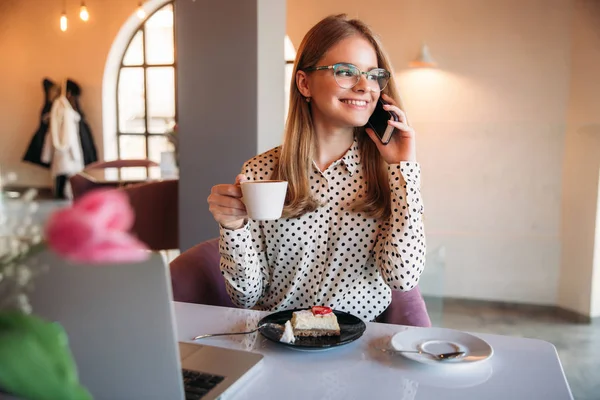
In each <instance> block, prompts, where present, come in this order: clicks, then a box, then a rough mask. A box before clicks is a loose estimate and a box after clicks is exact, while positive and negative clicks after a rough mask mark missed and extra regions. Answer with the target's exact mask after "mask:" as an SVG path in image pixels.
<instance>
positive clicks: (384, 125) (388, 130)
mask: <svg viewBox="0 0 600 400" xmlns="http://www.w3.org/2000/svg"><path fill="white" fill-rule="evenodd" d="M384 104H387V103H386V102H385V101H383V100H382V99H381V98H379V100H378V101H377V106H375V111H373V114H371V117H370V118H369V122H367V125H366V127H368V128H371V129H373V130H374V131H375V134H376V135H377V137H378V138H379V140H381V143H383V144H388V143H389V142H390V139H391V137H392V134H393V133H394V130H395V129H396V128H394V127H393V126H391V125H388V121H389V120H391V119H392V120H394V121H400V118H399V117H398V114H396V113H395V112H392V111H387V110H384V109H383V106H384Z"/></svg>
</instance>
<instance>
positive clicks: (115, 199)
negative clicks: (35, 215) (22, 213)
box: [46, 189, 149, 264]
mask: <svg viewBox="0 0 600 400" xmlns="http://www.w3.org/2000/svg"><path fill="white" fill-rule="evenodd" d="M133 221H134V213H133V210H132V209H131V206H130V204H129V200H128V198H127V195H126V194H125V193H123V192H121V191H118V190H105V189H100V190H94V191H92V192H90V193H89V194H86V195H85V196H84V197H82V198H81V199H80V200H78V201H76V202H75V203H74V204H73V206H72V207H70V208H65V209H62V210H59V211H56V212H55V213H53V214H52V215H51V216H50V218H49V220H48V223H47V224H46V242H47V243H48V246H49V247H50V249H52V250H53V251H54V252H56V253H57V254H59V255H60V256H61V257H64V258H65V259H67V260H69V261H73V262H81V263H94V264H96V263H117V262H137V261H142V260H145V259H146V258H148V256H149V253H148V252H147V251H145V250H148V248H147V246H146V245H145V244H143V243H142V242H140V241H139V240H138V239H136V238H135V237H133V236H132V235H131V234H130V233H128V231H129V230H130V229H131V227H132V226H133Z"/></svg>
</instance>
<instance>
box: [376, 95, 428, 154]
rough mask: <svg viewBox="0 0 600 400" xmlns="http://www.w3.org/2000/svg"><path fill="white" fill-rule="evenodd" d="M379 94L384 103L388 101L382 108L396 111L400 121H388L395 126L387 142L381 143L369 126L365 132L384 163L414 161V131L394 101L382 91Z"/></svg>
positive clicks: (415, 151) (415, 150)
mask: <svg viewBox="0 0 600 400" xmlns="http://www.w3.org/2000/svg"><path fill="white" fill-rule="evenodd" d="M381 96H382V98H383V100H385V102H386V103H389V104H387V105H385V106H383V108H384V109H385V110H386V111H392V112H394V113H396V114H397V115H398V117H399V118H400V121H394V120H390V121H388V124H389V125H391V126H393V127H394V128H396V130H395V131H394V133H393V135H392V138H391V139H390V141H389V143H388V144H383V143H381V140H379V138H378V137H377V135H376V134H375V132H373V129H371V128H367V129H366V130H367V134H368V135H369V136H370V137H371V140H373V141H374V142H375V144H376V145H377V148H378V149H379V153H380V154H381V156H382V157H383V159H384V160H385V162H386V163H388V164H398V163H400V162H401V161H416V159H417V155H416V153H417V148H416V141H415V131H414V129H413V128H411V127H410V126H409V125H408V121H407V119H406V114H405V113H404V111H402V110H401V109H400V108H399V107H398V106H397V105H396V102H395V101H394V100H393V99H392V98H391V97H390V96H388V95H386V94H383V93H382V94H381Z"/></svg>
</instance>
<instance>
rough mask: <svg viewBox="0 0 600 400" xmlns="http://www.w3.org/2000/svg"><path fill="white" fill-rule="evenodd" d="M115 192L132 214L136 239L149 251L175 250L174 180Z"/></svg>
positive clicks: (176, 210)
mask: <svg viewBox="0 0 600 400" xmlns="http://www.w3.org/2000/svg"><path fill="white" fill-rule="evenodd" d="M118 190H121V191H123V192H124V193H125V194H126V195H127V197H129V203H130V204H131V208H133V211H134V213H135V221H134V223H133V227H132V228H131V232H132V233H133V234H135V235H136V236H137V237H138V239H140V240H141V241H142V242H144V243H146V244H147V245H148V247H149V248H150V249H151V250H170V249H178V248H179V200H178V199H179V181H178V180H164V181H152V182H147V183H138V184H134V185H129V186H125V187H121V188H119V189H118ZM218 254H219V253H218V251H217V255H218ZM217 268H218V263H217Z"/></svg>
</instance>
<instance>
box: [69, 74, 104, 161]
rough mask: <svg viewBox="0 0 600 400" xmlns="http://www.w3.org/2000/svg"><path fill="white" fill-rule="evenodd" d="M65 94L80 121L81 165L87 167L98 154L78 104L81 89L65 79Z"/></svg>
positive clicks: (73, 82) (95, 159) (96, 159)
mask: <svg viewBox="0 0 600 400" xmlns="http://www.w3.org/2000/svg"><path fill="white" fill-rule="evenodd" d="M66 93H67V98H68V99H69V101H70V103H71V106H72V107H73V109H74V110H75V111H77V112H78V113H79V115H80V116H81V119H80V120H79V141H80V143H81V152H82V153H83V164H84V165H88V164H91V163H93V162H96V161H98V152H97V150H96V143H95V142H94V137H93V136H92V130H91V129H90V126H89V124H88V123H87V120H86V118H85V114H84V112H83V110H82V109H81V105H80V103H79V98H80V96H81V87H80V86H79V85H78V84H77V83H76V82H75V81H73V80H71V79H67V82H66Z"/></svg>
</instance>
